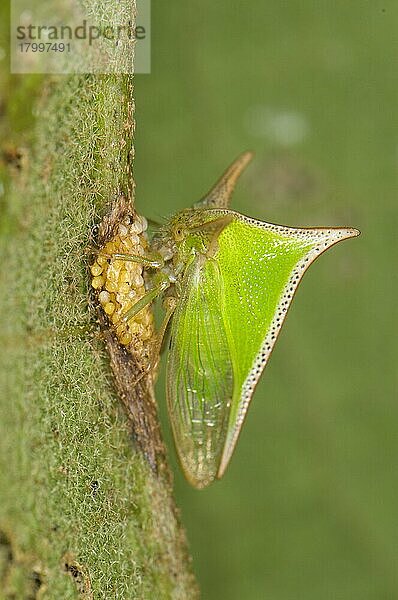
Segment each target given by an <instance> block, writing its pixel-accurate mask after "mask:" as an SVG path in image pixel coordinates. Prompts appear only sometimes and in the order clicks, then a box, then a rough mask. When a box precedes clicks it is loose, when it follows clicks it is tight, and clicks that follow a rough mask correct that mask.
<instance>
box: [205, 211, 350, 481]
mask: <svg viewBox="0 0 398 600" xmlns="http://www.w3.org/2000/svg"><path fill="white" fill-rule="evenodd" d="M226 212H227V213H228V214H231V213H232V214H233V215H234V219H233V220H232V222H231V223H230V224H229V225H228V226H227V227H225V229H224V230H223V231H222V232H221V233H220V235H219V238H218V251H217V253H216V254H215V255H214V260H215V261H216V262H217V265H218V268H219V273H220V279H221V283H220V286H221V287H222V289H223V290H224V299H223V301H224V304H223V307H224V308H223V314H224V323H225V327H226V334H227V338H228V348H229V352H230V356H231V361H232V365H233V381H234V390H233V398H232V405H231V410H230V412H229V423H228V428H227V432H226V437H225V446H224V449H223V453H222V458H221V462H220V465H219V469H218V472H217V477H218V478H220V477H222V475H223V474H224V472H225V469H226V467H227V465H228V463H229V461H230V459H231V455H232V453H233V450H234V447H235V445H236V442H237V439H238V436H239V433H240V430H241V427H242V424H243V421H244V418H245V415H246V411H247V408H248V406H249V403H250V400H251V397H252V394H253V391H254V388H255V386H256V384H257V382H258V379H259V377H260V375H261V373H262V371H263V369H264V367H265V365H266V364H267V361H268V358H269V356H270V354H271V351H272V348H273V346H274V343H275V341H276V338H277V336H278V333H279V331H280V328H281V325H282V323H283V321H284V319H285V316H286V313H287V310H288V308H289V306H290V303H291V301H292V298H293V295H294V293H295V291H296V288H297V286H298V284H299V282H300V280H301V278H302V276H303V274H304V272H305V271H306V269H307V268H308V266H309V265H310V264H311V263H312V262H313V261H314V260H315V258H316V257H317V256H319V255H320V254H322V252H324V251H325V250H326V249H327V248H329V247H330V246H332V245H333V244H335V243H337V242H338V241H340V240H343V239H346V238H349V237H353V236H356V235H358V233H359V232H358V231H357V230H356V229H343V228H341V229H321V228H319V229H295V228H289V227H282V226H278V225H273V224H269V223H263V222H261V221H257V220H255V219H250V218H248V217H245V216H243V215H240V214H239V213H235V212H232V211H215V214H217V213H218V214H223V213H224V214H225V213H226Z"/></svg>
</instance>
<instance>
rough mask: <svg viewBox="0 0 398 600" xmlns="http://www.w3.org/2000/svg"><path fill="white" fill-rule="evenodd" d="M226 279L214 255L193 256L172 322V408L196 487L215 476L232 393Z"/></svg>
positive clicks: (176, 436) (182, 456)
mask: <svg viewBox="0 0 398 600" xmlns="http://www.w3.org/2000/svg"><path fill="white" fill-rule="evenodd" d="M222 283H223V281H222V278H221V273H220V269H219V266H218V264H217V262H216V261H214V260H212V259H206V258H205V257H203V256H201V257H197V258H195V259H194V260H193V261H192V263H191V264H190V265H188V267H187V268H186V272H185V275H184V280H183V282H182V290H183V292H182V295H181V298H180V299H179V302H178V305H177V308H176V311H175V313H174V316H173V320H172V324H171V340H170V351H169V354H168V362H167V403H168V410H169V415H170V421H171V424H172V428H173V433H174V439H175V444H176V448H177V453H178V455H179V460H180V463H181V466H182V468H183V471H184V473H185V476H186V478H187V479H188V480H189V481H190V483H191V484H192V485H193V486H195V487H197V488H201V487H205V486H206V485H208V484H209V483H210V482H211V481H213V479H214V478H215V477H216V474H217V471H218V467H219V463H220V460H221V455H222V452H223V448H224V444H225V436H226V431H227V426H228V420H229V412H230V407H231V401H232V393H233V369H232V362H231V358H230V354H229V348H228V340H227V335H226V330H225V325H224V320H223V314H222V311H223V306H224V289H223V285H222Z"/></svg>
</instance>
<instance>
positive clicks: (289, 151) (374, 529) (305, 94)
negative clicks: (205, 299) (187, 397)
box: [135, 0, 398, 600]
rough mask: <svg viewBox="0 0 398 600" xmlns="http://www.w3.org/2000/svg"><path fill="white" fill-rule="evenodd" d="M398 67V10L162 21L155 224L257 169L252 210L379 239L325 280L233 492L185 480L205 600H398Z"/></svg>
mask: <svg viewBox="0 0 398 600" xmlns="http://www.w3.org/2000/svg"><path fill="white" fill-rule="evenodd" d="M397 56H398V5H397V3H396V2H393V1H384V2H379V1H378V0H374V1H372V2H368V1H363V0H362V1H358V0H352V1H350V2H347V1H346V0H336V1H335V2H326V1H324V0H317V1H315V0H313V1H309V0H304V1H302V2H294V1H293V0H288V1H284V2H280V1H275V0H274V1H267V2H264V1H262V0H255V1H253V2H250V3H249V2H244V1H243V0H235V1H234V2H233V3H230V2H226V1H223V2H213V1H210V0H202V1H201V2H198V1H196V0H194V1H191V2H175V3H169V2H167V3H166V2H160V1H158V0H153V2H152V73H151V74H150V75H139V76H137V78H136V101H137V112H136V119H137V135H136V163H135V175H136V182H137V207H138V209H139V210H140V211H141V212H143V213H144V214H148V215H149V216H152V217H153V218H159V217H160V216H167V215H169V214H170V213H173V212H174V211H176V210H179V209H182V208H184V207H186V206H189V205H190V204H191V203H192V202H194V201H196V200H197V199H198V198H200V196H201V195H203V193H204V192H205V191H207V189H208V188H209V187H210V185H211V184H213V183H214V181H215V180H216V178H217V177H218V176H219V175H220V174H221V172H222V171H223V169H224V168H225V167H226V166H227V165H228V163H229V162H230V161H231V160H232V159H233V158H235V156H237V155H238V154H239V153H240V152H241V151H243V150H246V149H252V150H254V151H255V160H254V162H253V164H252V165H251V166H250V167H249V169H248V171H247V172H246V174H245V175H244V176H243V178H242V180H241V182H240V184H239V186H238V189H237V191H236V192H235V197H234V202H233V207H234V208H235V209H237V210H239V211H241V212H243V213H246V214H249V215H251V216H254V217H257V218H259V219H263V220H267V221H271V222H276V223H282V224H289V225H351V226H355V227H358V228H360V229H361V230H362V236H361V237H360V238H358V239H355V240H350V241H348V242H344V243H343V244H341V245H339V246H338V247H336V248H334V249H332V250H331V251H330V252H329V253H328V254H327V255H324V256H323V257H322V258H321V259H319V262H318V263H317V264H315V265H313V266H312V267H311V269H310V271H309V273H308V274H307V275H306V276H305V278H304V281H303V283H302V287H301V289H300V290H299V292H298V294H297V296H296V300H295V303H293V307H292V310H291V312H290V314H289V317H288V319H287V322H286V324H285V328H284V331H283V332H282V333H281V336H280V339H279V341H278V343H277V345H276V349H275V352H274V354H273V357H272V360H271V362H270V364H269V366H268V368H267V369H266V372H265V373H264V375H263V378H262V381H261V383H260V385H259V386H258V388H257V391H256V394H255V397H254V399H253V402H252V406H251V408H250V411H249V414H248V418H247V421H246V424H245V427H244V430H243V433H242V435H241V438H240V442H239V444H238V447H237V451H236V454H235V456H234V458H233V460H232V463H231V465H230V468H229V470H228V472H227V474H226V476H225V478H224V479H223V480H222V481H221V482H219V483H216V484H215V485H214V486H213V487H211V488H210V489H208V490H206V491H203V492H197V491H194V490H192V489H190V488H189V486H188V484H186V483H185V481H184V480H183V478H182V476H181V475H180V473H179V472H178V470H177V468H176V469H175V471H176V493H177V497H178V503H179V504H180V506H181V509H182V516H183V520H184V522H185V524H186V527H187V530H188V537H189V539H190V543H191V549H192V553H193V556H194V564H195V569H196V572H197V575H198V578H199V581H200V584H201V587H202V590H203V598H204V599H205V600H219V599H221V598H228V599H229V600H242V599H245V600H260V599H263V598H264V599H272V600H298V599H306V600H311V599H317V600H319V598H322V599H333V600H335V599H339V600H340V599H342V600H343V599H344V600H370V599H372V600H383V599H386V600H387V599H389V600H391V599H393V598H398V503H397V495H398V475H397V457H398V406H397V379H396V359H397V345H396V337H397V336H396V333H397V330H396V317H397V312H396V295H397V278H396V265H397V260H396V258H397V253H396V239H397V233H396V231H397V229H396V228H397V222H396V216H397V207H396V206H397V198H396V196H397V184H398V178H397V167H398V129H397V125H398V103H397V101H398V83H397ZM158 399H159V402H160V404H161V405H162V410H163V413H164V412H165V411H164V391H163V383H162V379H161V380H160V382H159V386H158ZM164 423H165V429H166V430H167V427H168V426H167V419H166V415H165V414H164ZM169 439H170V438H169ZM171 445H172V444H171Z"/></svg>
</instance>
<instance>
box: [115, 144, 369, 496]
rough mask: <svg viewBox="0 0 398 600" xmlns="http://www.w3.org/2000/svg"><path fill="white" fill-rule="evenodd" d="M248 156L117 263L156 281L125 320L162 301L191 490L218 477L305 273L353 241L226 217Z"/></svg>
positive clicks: (178, 438) (350, 233)
mask: <svg viewBox="0 0 398 600" xmlns="http://www.w3.org/2000/svg"><path fill="white" fill-rule="evenodd" d="M251 158H252V154H251V153H249V152H246V153H244V154H242V155H241V156H240V157H239V158H238V159H237V160H236V161H235V162H234V163H233V164H232V165H231V166H230V167H229V168H228V169H227V171H226V172H225V173H224V175H223V176H222V177H221V179H220V180H219V181H218V182H217V183H216V185H215V186H214V187H213V188H212V189H211V191H210V192H209V193H208V194H207V195H206V196H205V197H204V198H203V199H202V200H201V201H200V202H197V203H196V204H194V205H193V207H192V208H189V209H186V210H183V211H181V212H179V213H177V214H176V215H175V216H173V217H172V218H171V219H170V220H169V221H168V222H166V224H165V225H164V226H162V227H161V228H160V229H158V231H156V232H155V234H154V236H153V239H152V243H151V254H150V255H148V256H147V257H134V256H131V255H130V256H125V257H124V258H125V260H127V261H128V260H134V261H139V260H141V264H143V266H144V268H148V269H151V270H152V273H153V275H152V278H151V285H150V289H148V290H147V292H146V293H145V294H144V295H143V296H142V297H141V298H140V300H139V301H138V302H137V303H135V304H133V306H131V308H130V309H129V310H127V312H126V313H125V314H124V317H123V319H124V321H126V322H127V321H128V320H129V319H130V320H131V319H134V318H136V316H137V315H138V314H139V313H140V311H142V310H143V309H144V307H145V306H147V305H148V304H150V303H151V302H152V301H153V300H154V299H155V298H156V297H158V296H163V299H164V306H165V309H166V314H165V318H164V322H163V325H162V326H161V328H160V331H159V334H158V343H157V347H158V348H159V347H160V344H161V339H162V338H163V336H164V334H165V331H166V329H168V324H169V329H170V342H169V352H168V357H167V367H166V382H167V383H166V393H167V405H168V411H169V416H170V421H171V425H172V430H173V434H174V440H175V446H176V449H177V454H178V457H179V460H180V463H181V466H182V469H183V472H184V474H185V476H186V478H187V480H188V481H189V482H190V483H191V484H192V485H193V486H194V487H196V488H203V487H205V486H207V485H209V484H210V483H211V482H212V481H213V480H215V479H217V478H218V479H219V478H221V477H222V476H223V475H224V473H225V470H226V468H227V466H228V464H229V461H230V459H231V456H232V453H233V451H234V448H235V446H236V443H237V440H238V437H239V433H240V431H241V428H242V425H243V422H244V420H245V417H246V413H247V409H248V407H249V404H250V401H251V398H252V396H253V392H254V389H255V387H256V384H257V382H258V380H259V378H260V375H261V373H262V371H263V369H264V367H265V365H266V364H267V362H268V359H269V357H270V354H271V351H272V349H273V347H274V344H275V341H276V338H277V336H278V333H279V331H280V329H281V326H282V324H283V321H284V319H285V317H286V313H287V311H288V308H289V306H290V304H291V301H292V298H293V295H294V293H295V291H296V288H297V286H298V284H299V282H300V280H301V278H302V276H303V274H304V272H305V271H306V269H307V268H308V267H309V265H310V264H311V263H312V262H313V261H314V260H315V259H316V258H317V257H318V256H319V255H320V254H322V253H323V252H324V251H325V250H327V249H328V248H330V247H331V246H333V245H334V244H336V243H337V242H339V241H341V240H344V239H347V238H350V237H354V236H357V235H359V231H358V230H356V229H352V228H328V229H326V228H292V227H284V226H280V225H274V224H270V223H265V222H262V221H258V220H256V219H252V218H250V217H247V216H244V215H242V214H240V213H238V212H235V211H232V210H230V209H229V202H230V199H231V195H232V192H233V190H234V187H235V184H236V182H237V180H238V178H239V176H240V174H241V173H242V171H243V169H244V168H245V167H246V165H247V164H248V163H249V161H250V160H251ZM118 258H119V259H120V260H123V257H122V256H121V255H118ZM144 260H145V262H142V261H144Z"/></svg>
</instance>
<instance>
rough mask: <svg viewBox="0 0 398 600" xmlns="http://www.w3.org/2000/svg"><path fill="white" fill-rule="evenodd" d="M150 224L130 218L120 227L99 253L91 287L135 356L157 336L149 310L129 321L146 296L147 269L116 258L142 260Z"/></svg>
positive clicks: (119, 338) (146, 245)
mask: <svg viewBox="0 0 398 600" xmlns="http://www.w3.org/2000/svg"><path fill="white" fill-rule="evenodd" d="M146 228H147V222H146V219H145V218H144V217H136V219H135V220H134V221H133V222H130V217H126V218H125V220H124V221H123V222H122V223H120V224H119V226H118V232H117V234H116V235H115V236H114V237H113V238H112V239H111V240H110V241H109V242H107V243H106V244H105V246H103V247H102V248H101V249H100V251H99V252H98V255H97V258H96V260H95V262H94V264H93V265H92V266H91V273H92V276H93V279H92V282H91V285H92V286H93V288H94V289H95V290H97V292H98V300H99V302H100V304H101V306H102V308H103V310H104V312H105V313H106V315H107V316H108V318H109V320H110V321H111V323H112V324H113V325H114V327H115V332H116V335H117V338H118V340H119V342H120V343H121V344H123V345H124V346H126V347H128V348H129V349H130V350H132V351H135V352H142V350H143V348H144V342H146V341H147V340H149V339H150V337H151V336H152V333H153V328H154V320H153V314H152V311H151V309H150V307H149V306H147V307H145V308H143V309H142V310H141V311H140V312H139V313H138V314H137V315H135V316H134V317H132V318H131V319H129V320H128V321H126V320H124V319H123V316H124V315H125V314H126V312H127V311H128V310H129V309H130V308H131V307H132V306H134V304H135V303H136V302H137V301H138V300H139V299H140V298H142V296H143V295H144V294H145V283H144V278H143V267H142V265H141V264H140V263H137V262H132V261H129V260H121V259H116V258H114V255H115V254H129V255H135V256H142V255H144V254H145V251H146V249H147V247H148V240H147V236H146V233H145V231H146Z"/></svg>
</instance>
